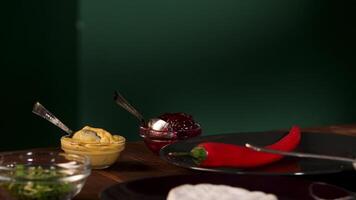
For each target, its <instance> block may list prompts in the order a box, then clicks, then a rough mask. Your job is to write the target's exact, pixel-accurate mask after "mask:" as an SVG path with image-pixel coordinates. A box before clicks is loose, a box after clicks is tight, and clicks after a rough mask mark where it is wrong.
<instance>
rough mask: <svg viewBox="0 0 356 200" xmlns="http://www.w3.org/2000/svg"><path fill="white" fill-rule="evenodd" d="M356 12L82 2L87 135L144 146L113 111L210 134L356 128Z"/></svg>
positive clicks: (242, 4) (159, 0) (201, 0)
mask: <svg viewBox="0 0 356 200" xmlns="http://www.w3.org/2000/svg"><path fill="white" fill-rule="evenodd" d="M353 13H354V12H353V10H352V5H351V1H350V2H348V1H341V2H333V1H316V0H314V1H309V0H299V1H283V0H273V1H261V0H251V1H232V0H231V1H230V0H224V1H213V0H195V1H172V0H171V1H166V0H153V1H141V0H134V1H113V0H111V1H105V2H98V1H94V0H87V1H81V6H80V24H81V29H80V36H81V37H80V44H81V45H80V47H81V58H80V67H79V71H80V73H79V77H80V78H79V80H80V83H79V88H80V96H79V102H80V107H79V109H80V124H81V125H84V124H90V125H94V126H99V127H105V128H107V129H109V130H110V131H111V132H114V133H120V134H122V135H124V136H126V137H128V138H129V139H130V140H134V139H139V137H138V134H137V126H138V122H137V121H136V120H135V119H134V118H133V117H132V116H131V115H130V114H128V113H127V112H126V111H124V110H123V109H121V108H120V107H118V106H117V105H115V104H114V102H113V100H112V94H113V91H114V90H116V89H117V90H119V91H121V92H122V93H123V95H124V96H125V97H126V98H128V99H129V101H131V103H133V104H134V105H135V106H136V107H137V108H138V109H139V110H140V111H142V113H143V114H144V115H145V117H147V118H150V117H153V116H157V115H159V114H161V113H164V112H187V113H190V114H192V115H193V116H194V117H195V119H196V120H197V121H198V122H200V123H201V125H202V127H203V129H204V134H219V133H226V132H239V131H261V130H271V129H279V128H287V127H289V126H291V125H292V124H300V125H301V126H320V125H327V124H337V123H351V122H355V114H356V113H355V106H354V104H355V95H354V94H353V91H354V90H355V85H356V84H355V79H354V78H353V77H354V72H355V70H354V64H355V60H354V53H355V46H354V44H355V38H354V35H355V22H354V19H355V14H353Z"/></svg>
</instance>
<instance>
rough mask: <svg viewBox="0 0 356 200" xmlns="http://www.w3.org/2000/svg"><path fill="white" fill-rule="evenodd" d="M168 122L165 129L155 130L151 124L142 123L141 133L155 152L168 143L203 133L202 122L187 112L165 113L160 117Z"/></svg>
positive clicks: (147, 144)
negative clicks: (196, 120) (195, 119)
mask: <svg viewBox="0 0 356 200" xmlns="http://www.w3.org/2000/svg"><path fill="white" fill-rule="evenodd" d="M158 118H159V119H162V120H164V121H166V122H167V123H168V127H166V128H164V129H163V130H155V129H153V128H152V127H150V126H149V125H147V124H145V125H141V126H140V128H139V134H140V136H141V137H142V138H143V141H144V142H145V144H146V146H147V147H148V148H149V149H150V150H151V151H152V152H153V153H155V154H158V153H159V151H160V149H161V148H162V147H164V146H166V145H168V144H172V143H174V142H177V141H180V140H187V139H189V138H192V137H197V136H199V135H201V133H202V129H201V126H200V124H198V123H197V122H195V121H194V119H193V117H192V116H191V115H188V114H186V113H165V114H163V115H160V116H159V117H158Z"/></svg>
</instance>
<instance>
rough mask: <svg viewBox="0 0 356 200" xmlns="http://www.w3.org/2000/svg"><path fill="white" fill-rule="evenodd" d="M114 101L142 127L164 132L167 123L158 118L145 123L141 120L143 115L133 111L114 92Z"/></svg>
mask: <svg viewBox="0 0 356 200" xmlns="http://www.w3.org/2000/svg"><path fill="white" fill-rule="evenodd" d="M114 100H115V102H116V103H117V104H118V105H119V106H121V107H122V108H124V109H125V110H126V111H128V112H129V113H131V114H132V115H133V116H135V117H136V118H137V119H138V120H139V121H140V122H141V125H142V126H145V125H147V126H148V127H149V128H151V129H153V130H155V131H160V130H166V128H167V127H168V125H169V123H168V122H166V121H164V120H163V119H159V118H152V119H150V120H149V121H148V122H147V123H146V120H145V119H144V118H143V115H142V114H141V113H140V112H138V111H137V109H135V108H134V107H133V106H132V105H131V104H130V103H129V102H128V101H127V100H126V99H125V98H124V97H123V96H122V95H121V94H120V93H119V92H118V91H115V93H114Z"/></svg>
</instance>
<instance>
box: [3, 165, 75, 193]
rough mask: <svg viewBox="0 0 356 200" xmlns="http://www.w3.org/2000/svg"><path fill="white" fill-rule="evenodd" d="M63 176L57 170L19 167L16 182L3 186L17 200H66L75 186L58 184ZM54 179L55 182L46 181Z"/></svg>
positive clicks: (14, 175) (15, 175) (15, 173)
mask: <svg viewBox="0 0 356 200" xmlns="http://www.w3.org/2000/svg"><path fill="white" fill-rule="evenodd" d="M61 176H63V174H61V173H58V172H57V170H56V169H55V168H50V169H44V168H42V167H41V166H36V167H32V166H31V167H26V166H24V165H17V166H16V169H15V171H14V174H13V177H14V179H15V180H19V179H22V178H23V180H21V181H13V182H8V183H4V184H2V187H3V188H5V189H6V190H8V191H9V192H10V193H11V195H12V196H14V197H15V198H16V199H17V200H64V199H68V195H70V192H71V191H72V189H73V186H72V185H71V184H69V183H65V182H59V181H58V182H56V181H55V178H59V177H61ZM48 179H52V180H53V181H46V180H48Z"/></svg>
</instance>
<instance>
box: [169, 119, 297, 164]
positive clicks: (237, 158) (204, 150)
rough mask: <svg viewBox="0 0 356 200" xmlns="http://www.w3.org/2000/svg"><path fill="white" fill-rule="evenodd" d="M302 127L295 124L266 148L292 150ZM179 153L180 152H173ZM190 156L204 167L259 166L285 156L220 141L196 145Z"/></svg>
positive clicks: (295, 145)
mask: <svg viewBox="0 0 356 200" xmlns="http://www.w3.org/2000/svg"><path fill="white" fill-rule="evenodd" d="M300 138H301V134H300V128H299V127H298V126H293V127H292V128H291V129H290V131H289V133H288V134H287V135H285V136H284V137H283V138H281V139H280V140H278V141H277V142H276V143H274V144H271V145H268V146H266V148H269V149H274V150H282V151H292V150H294V149H295V148H296V147H297V146H298V144H299V143H300ZM172 155H179V153H177V154H176V153H172ZM189 155H190V156H192V157H193V158H194V160H195V161H197V163H198V165H199V166H202V167H239V168H248V167H257V166H261V165H266V164H270V163H272V162H275V161H277V160H280V159H281V158H283V156H282V155H277V154H271V153H264V152H258V151H254V150H252V149H249V148H247V147H243V146H238V145H233V144H226V143H220V142H204V143H200V144H198V145H197V146H196V147H194V148H193V149H192V150H191V151H190V153H189Z"/></svg>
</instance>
